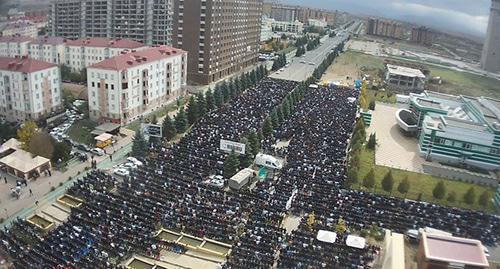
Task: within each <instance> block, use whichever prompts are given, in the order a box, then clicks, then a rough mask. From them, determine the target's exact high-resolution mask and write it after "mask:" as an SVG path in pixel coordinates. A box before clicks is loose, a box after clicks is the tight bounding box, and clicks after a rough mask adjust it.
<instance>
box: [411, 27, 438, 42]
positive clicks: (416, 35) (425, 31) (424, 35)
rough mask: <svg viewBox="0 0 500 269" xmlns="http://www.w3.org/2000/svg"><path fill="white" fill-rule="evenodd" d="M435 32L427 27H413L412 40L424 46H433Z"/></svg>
mask: <svg viewBox="0 0 500 269" xmlns="http://www.w3.org/2000/svg"><path fill="white" fill-rule="evenodd" d="M433 38H434V34H433V33H432V32H431V30H430V29H429V28H427V27H424V26H422V27H416V28H412V29H411V37H410V41H411V42H414V43H418V44H422V45H424V46H431V45H432V40H433Z"/></svg>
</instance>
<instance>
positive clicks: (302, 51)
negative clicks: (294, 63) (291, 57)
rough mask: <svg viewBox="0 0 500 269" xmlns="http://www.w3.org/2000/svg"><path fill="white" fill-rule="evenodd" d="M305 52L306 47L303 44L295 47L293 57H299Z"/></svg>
mask: <svg viewBox="0 0 500 269" xmlns="http://www.w3.org/2000/svg"><path fill="white" fill-rule="evenodd" d="M305 53H306V49H305V48H304V46H300V47H297V50H296V51H295V57H300V56H302V55H304V54H305Z"/></svg>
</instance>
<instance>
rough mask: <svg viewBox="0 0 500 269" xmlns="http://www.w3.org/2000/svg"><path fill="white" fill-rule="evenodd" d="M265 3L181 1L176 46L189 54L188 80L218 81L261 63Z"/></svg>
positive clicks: (176, 9) (177, 6) (259, 0)
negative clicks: (263, 7)
mask: <svg viewBox="0 0 500 269" xmlns="http://www.w3.org/2000/svg"><path fill="white" fill-rule="evenodd" d="M261 18H262V0H219V1H216V0H190V1H187V0H178V1H175V7H174V20H173V21H174V27H173V44H174V47H178V48H182V49H183V50H185V51H188V52H189V55H190V56H189V58H188V79H189V80H190V81H191V82H194V83H199V84H208V83H211V82H214V81H218V80H219V79H221V78H224V77H226V76H227V75H230V74H232V73H235V72H238V71H241V70H243V69H244V68H246V67H249V66H252V65H254V64H256V63H257V60H258V51H259V39H260V27H261Z"/></svg>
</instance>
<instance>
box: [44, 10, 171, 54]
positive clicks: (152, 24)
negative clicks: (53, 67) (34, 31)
mask: <svg viewBox="0 0 500 269" xmlns="http://www.w3.org/2000/svg"><path fill="white" fill-rule="evenodd" d="M172 1H173V0H95V1H90V0H55V1H54V2H53V4H52V6H51V12H50V19H49V25H50V27H49V28H50V32H51V35H53V36H61V37H69V38H83V37H104V38H128V39H133V40H136V41H140V42H144V43H145V44H148V45H152V44H171V43H172V39H171V36H172V16H173V14H172V12H173V8H172Z"/></svg>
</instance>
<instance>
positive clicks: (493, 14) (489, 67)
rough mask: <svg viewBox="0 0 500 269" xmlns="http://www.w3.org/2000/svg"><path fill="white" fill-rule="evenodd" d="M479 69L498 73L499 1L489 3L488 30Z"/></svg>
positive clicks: (493, 0) (499, 42) (499, 55)
mask: <svg viewBox="0 0 500 269" xmlns="http://www.w3.org/2000/svg"><path fill="white" fill-rule="evenodd" d="M481 67H482V68H483V69H484V70H486V71H489V72H493V73H500V0H492V1H491V9H490V18H489V22H488V30H487V32H486V40H485V42H484V46H483V53H482V56H481Z"/></svg>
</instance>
